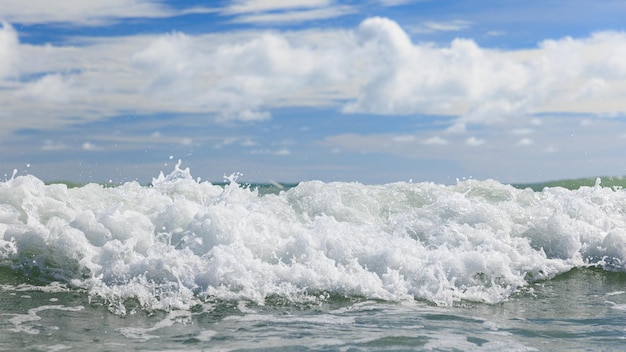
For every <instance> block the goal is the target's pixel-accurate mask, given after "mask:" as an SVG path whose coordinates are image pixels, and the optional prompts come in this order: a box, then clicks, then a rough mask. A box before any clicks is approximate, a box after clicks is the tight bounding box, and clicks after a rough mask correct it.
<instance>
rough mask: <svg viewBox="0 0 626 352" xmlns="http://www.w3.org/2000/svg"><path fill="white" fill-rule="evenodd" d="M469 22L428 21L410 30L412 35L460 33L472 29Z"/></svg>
mask: <svg viewBox="0 0 626 352" xmlns="http://www.w3.org/2000/svg"><path fill="white" fill-rule="evenodd" d="M471 25H472V23H471V22H469V21H464V20H452V21H445V22H434V21H427V22H424V23H422V24H421V25H418V26H412V27H410V28H409V30H410V31H411V32H412V33H433V32H458V31H462V30H465V29H468V28H470V27H471Z"/></svg>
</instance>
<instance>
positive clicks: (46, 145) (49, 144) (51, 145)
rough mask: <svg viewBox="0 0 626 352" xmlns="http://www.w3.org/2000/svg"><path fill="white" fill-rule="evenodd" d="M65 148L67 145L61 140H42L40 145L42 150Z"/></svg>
mask: <svg viewBox="0 0 626 352" xmlns="http://www.w3.org/2000/svg"><path fill="white" fill-rule="evenodd" d="M64 149H67V145H65V144H64V143H62V142H54V141H52V140H49V139H47V140H45V141H43V145H42V146H41V150H43V151H59V150H64Z"/></svg>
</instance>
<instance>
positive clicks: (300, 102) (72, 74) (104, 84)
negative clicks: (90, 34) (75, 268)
mask: <svg viewBox="0 0 626 352" xmlns="http://www.w3.org/2000/svg"><path fill="white" fill-rule="evenodd" d="M120 1H121V0H120ZM305 3H308V2H302V4H301V5H302V6H305V5H306V4H305ZM313 3H315V4H317V3H318V2H315V1H314V2H311V4H310V6H314V5H315V4H313ZM144 5H145V4H144ZM240 6H252V5H251V4H249V3H248V2H242V3H241V4H240ZM256 6H260V5H259V4H258V3H256ZM624 48H626V34H625V33H623V32H601V33H595V34H593V35H591V36H589V37H586V38H562V39H557V40H546V41H543V42H541V43H539V44H538V46H537V47H536V48H534V49H530V50H508V51H505V50H495V49H487V48H481V47H480V46H479V45H477V44H476V42H474V41H472V40H469V39H455V40H453V41H452V42H450V43H449V45H443V46H441V45H435V44H432V43H415V42H414V41H413V40H412V39H411V37H410V36H409V34H408V33H407V32H406V31H405V30H404V29H403V28H402V27H401V26H399V25H398V24H397V23H396V22H394V21H392V20H390V19H386V18H379V17H374V18H369V19H366V20H365V21H363V22H362V23H361V24H360V25H359V26H358V27H357V28H355V29H353V30H307V31H288V32H277V31H269V30H268V31H262V32H236V33H217V34H207V35H188V34H185V33H177V32H174V33H169V34H164V35H159V36H133V37H112V38H104V39H95V38H91V39H89V38H86V39H82V40H81V41H80V42H74V43H68V44H66V45H60V46H53V45H26V44H20V43H19V40H18V33H17V32H16V30H15V29H14V28H13V27H12V26H11V25H10V24H8V23H4V24H3V25H2V29H1V30H0V85H2V86H3V87H4V93H3V94H2V96H0V103H1V104H2V105H3V107H4V110H5V114H12V115H13V116H28V118H25V119H23V120H15V121H12V122H11V123H9V124H8V125H7V129H6V130H5V131H8V130H12V129H13V130H15V129H19V128H22V127H25V126H24V125H23V124H28V125H29V126H33V125H35V126H42V127H46V126H48V127H49V126H54V125H60V124H63V123H64V121H66V120H67V117H68V116H73V117H75V118H76V119H79V120H80V119H83V120H95V119H100V118H108V117H111V116H115V115H116V114H120V113H122V112H132V113H138V114H142V113H153V112H177V113H206V114H208V115H209V116H213V119H215V120H218V121H222V122H226V121H233V120H244V121H250V120H266V119H269V118H271V110H272V109H274V108H279V107H288V106H301V107H302V106H304V107H319V106H325V107H334V108H335V109H338V110H341V111H343V112H344V113H365V114H375V115H420V114H429V115H433V114H434V115H454V116H458V119H457V121H456V123H457V125H458V126H459V127H458V128H457V130H458V131H460V132H462V131H463V128H464V126H466V125H468V124H472V125H485V124H493V123H498V122H499V121H503V120H506V119H510V118H516V117H520V116H528V115H531V114H537V113H544V112H566V113H583V112H584V113H590V114H597V115H611V114H613V115H615V114H622V113H624V112H625V110H626V106H625V105H624V104H623V103H622V101H621V97H623V96H624V95H625V94H626V80H625V78H626V49H624ZM18 58H21V59H20V60H18ZM35 119H40V121H39V123H37V124H33V121H34V120H35ZM433 143H434V142H433ZM471 143H472V144H476V141H473V142H471Z"/></svg>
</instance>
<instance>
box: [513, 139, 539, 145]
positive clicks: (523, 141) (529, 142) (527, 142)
mask: <svg viewBox="0 0 626 352" xmlns="http://www.w3.org/2000/svg"><path fill="white" fill-rule="evenodd" d="M533 144H535V141H533V140H532V139H530V138H522V139H520V140H519V141H517V143H515V145H519V146H529V145H533Z"/></svg>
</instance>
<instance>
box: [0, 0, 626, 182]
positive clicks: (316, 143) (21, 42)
mask: <svg viewBox="0 0 626 352" xmlns="http://www.w3.org/2000/svg"><path fill="white" fill-rule="evenodd" d="M624 18H626V2H624V1H611V0H599V1H593V2H592V1H588V0H569V1H565V0H552V1H545V0H523V1H521V0H509V1H496V0H445V1H444V0H414V1H411V0H365V1H353V0H274V1H271V0H224V1H200V0H177V1H173V0H161V1H159V0H90V1H84V0H60V1H56V2H54V3H53V4H52V3H51V2H50V1H48V0H2V1H1V2H0V178H2V175H4V179H8V178H11V176H12V174H13V170H17V174H18V175H23V174H32V175H35V176H36V177H38V178H40V179H42V180H44V181H55V180H69V181H75V182H113V183H121V182H127V181H138V182H140V183H149V182H150V181H151V180H152V178H153V177H157V176H158V174H159V173H160V172H161V171H163V172H164V173H165V174H167V173H169V172H171V171H172V170H173V168H174V166H175V165H176V164H177V163H178V161H179V160H180V161H181V168H186V167H188V168H190V170H191V174H192V175H193V176H194V177H197V178H199V179H201V180H208V181H212V182H221V181H223V180H224V176H228V175H231V174H233V173H240V174H241V176H240V178H239V180H240V182H270V181H273V180H275V181H277V182H298V181H305V180H322V181H327V182H330V181H347V182H353V181H355V182H361V183H367V184H379V183H389V182H399V181H412V182H422V181H429V182H437V183H443V184H453V183H455V182H456V180H458V179H466V178H475V179H495V180H498V181H500V182H504V183H523V182H539V181H548V180H554V179H567V178H578V177H593V176H621V175H626V156H625V155H626V153H625V152H626V99H625V97H626V28H625V26H626V25H625V23H626V22H624Z"/></svg>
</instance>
